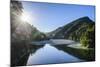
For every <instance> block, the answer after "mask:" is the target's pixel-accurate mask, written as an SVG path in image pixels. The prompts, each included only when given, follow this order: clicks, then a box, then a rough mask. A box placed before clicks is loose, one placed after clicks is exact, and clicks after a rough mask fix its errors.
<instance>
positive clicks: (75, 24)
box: [49, 17, 95, 42]
mask: <svg viewBox="0 0 100 67" xmlns="http://www.w3.org/2000/svg"><path fill="white" fill-rule="evenodd" d="M94 28H95V23H94V22H93V21H92V20H91V19H90V18H88V17H82V18H79V19H77V20H75V21H72V22H70V23H69V24H67V25H64V26H63V27H60V28H58V29H56V30H55V31H52V32H51V33H49V35H50V37H52V38H58V39H61V38H64V39H70V40H75V41H79V42H81V40H82V37H84V36H86V35H88V36H87V37H88V38H89V37H90V38H89V39H90V40H91V41H92V42H94V35H95V29H94ZM89 30H91V31H89ZM91 33H92V34H91ZM91 38H92V39H91ZM86 41H87V40H86ZM89 42H90V41H89Z"/></svg>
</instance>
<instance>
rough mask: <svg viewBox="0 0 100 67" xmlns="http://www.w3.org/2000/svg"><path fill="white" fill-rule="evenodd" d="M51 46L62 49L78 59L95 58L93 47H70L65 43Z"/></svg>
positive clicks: (87, 59) (89, 59) (88, 59)
mask: <svg viewBox="0 0 100 67" xmlns="http://www.w3.org/2000/svg"><path fill="white" fill-rule="evenodd" d="M53 46H54V47H56V48H57V49H59V50H62V51H64V52H66V53H69V54H71V55H73V56H75V57H78V58H80V59H83V60H86V61H94V60H95V50H94V49H81V48H72V47H67V46H66V45H53Z"/></svg>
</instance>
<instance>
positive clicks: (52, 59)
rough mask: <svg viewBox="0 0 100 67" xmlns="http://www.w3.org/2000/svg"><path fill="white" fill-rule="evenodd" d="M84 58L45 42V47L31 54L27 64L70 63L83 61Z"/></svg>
mask: <svg viewBox="0 0 100 67" xmlns="http://www.w3.org/2000/svg"><path fill="white" fill-rule="evenodd" d="M81 61H83V60H81V59H79V58H77V57H75V56H72V55H70V54H69V53H67V52H64V51H63V50H59V49H57V48H56V47H54V46H52V45H51V44H45V45H44V46H43V47H41V48H39V49H37V50H36V52H33V53H31V54H30V55H29V58H28V61H27V65H37V64H52V63H69V62H81Z"/></svg>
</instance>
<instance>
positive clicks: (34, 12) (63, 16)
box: [22, 1, 95, 32]
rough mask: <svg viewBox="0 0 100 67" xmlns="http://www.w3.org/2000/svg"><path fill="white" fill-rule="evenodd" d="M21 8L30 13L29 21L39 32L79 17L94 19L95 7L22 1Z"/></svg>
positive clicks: (50, 29)
mask: <svg viewBox="0 0 100 67" xmlns="http://www.w3.org/2000/svg"><path fill="white" fill-rule="evenodd" d="M22 4H23V10H24V11H25V12H27V13H28V14H30V16H31V17H30V18H31V19H32V21H31V23H32V24H33V26H34V27H36V28H37V29H38V30H40V31H41V32H50V31H53V30H55V29H56V28H58V27H61V26H63V25H65V24H68V23H70V22H71V21H73V20H76V19H78V18H80V17H84V16H88V17H89V18H90V19H92V20H93V21H95V7H94V6H89V5H88V6H86V5H72V4H54V3H40V2H26V1H23V2H22Z"/></svg>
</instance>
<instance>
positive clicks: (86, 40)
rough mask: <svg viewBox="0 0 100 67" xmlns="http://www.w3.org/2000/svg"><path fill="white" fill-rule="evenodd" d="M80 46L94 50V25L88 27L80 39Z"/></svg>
mask: <svg viewBox="0 0 100 67" xmlns="http://www.w3.org/2000/svg"><path fill="white" fill-rule="evenodd" d="M80 42H81V44H82V46H84V47H89V48H94V47H95V29H94V25H92V26H88V28H87V31H86V32H85V33H84V34H82V36H81V37H80Z"/></svg>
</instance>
